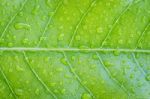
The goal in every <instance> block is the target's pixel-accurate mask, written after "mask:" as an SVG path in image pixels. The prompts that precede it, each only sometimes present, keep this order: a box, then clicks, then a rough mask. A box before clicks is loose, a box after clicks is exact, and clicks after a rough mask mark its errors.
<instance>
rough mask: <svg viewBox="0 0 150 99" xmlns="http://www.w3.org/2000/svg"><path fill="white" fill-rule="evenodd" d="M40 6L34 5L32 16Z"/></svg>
mask: <svg viewBox="0 0 150 99" xmlns="http://www.w3.org/2000/svg"><path fill="white" fill-rule="evenodd" d="M39 8H40V6H39V5H36V6H35V7H34V8H33V10H32V14H34V15H35V14H37V12H38V10H39Z"/></svg>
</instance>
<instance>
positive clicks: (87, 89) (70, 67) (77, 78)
mask: <svg viewBox="0 0 150 99" xmlns="http://www.w3.org/2000/svg"><path fill="white" fill-rule="evenodd" d="M62 53H63V55H64V57H65V59H66V61H67V64H68V65H69V69H70V70H71V73H73V75H74V76H75V78H76V80H77V81H78V82H79V83H80V84H81V86H82V87H83V88H84V89H85V90H86V91H87V92H88V93H89V94H90V95H91V96H92V97H94V95H93V93H92V92H91V90H90V89H89V88H88V87H86V86H85V85H84V84H83V83H82V81H81V79H80V77H79V76H78V75H77V73H76V72H75V71H74V70H73V67H72V65H71V63H70V62H69V60H68V58H67V55H66V54H65V52H64V51H63V52H62Z"/></svg>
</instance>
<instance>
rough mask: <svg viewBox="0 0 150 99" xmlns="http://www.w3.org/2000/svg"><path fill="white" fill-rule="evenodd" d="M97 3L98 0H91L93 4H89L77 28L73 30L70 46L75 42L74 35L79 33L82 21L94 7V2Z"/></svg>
mask: <svg viewBox="0 0 150 99" xmlns="http://www.w3.org/2000/svg"><path fill="white" fill-rule="evenodd" d="M95 3H96V0H93V1H92V2H91V4H90V5H89V7H88V8H87V10H86V11H85V12H84V13H83V14H82V16H81V18H80V20H79V22H78V23H77V24H76V26H75V29H74V30H73V35H72V37H71V40H70V42H69V47H70V46H71V44H72V42H73V40H74V37H75V35H76V34H77V31H78V29H79V26H80V24H81V23H82V21H83V20H84V19H85V17H86V16H87V14H88V13H89V12H90V10H91V9H92V7H94V4H95Z"/></svg>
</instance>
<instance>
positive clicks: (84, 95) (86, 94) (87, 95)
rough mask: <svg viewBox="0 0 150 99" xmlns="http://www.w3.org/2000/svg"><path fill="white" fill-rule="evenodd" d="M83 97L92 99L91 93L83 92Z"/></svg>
mask: <svg viewBox="0 0 150 99" xmlns="http://www.w3.org/2000/svg"><path fill="white" fill-rule="evenodd" d="M81 99H92V97H91V95H90V94H88V93H83V94H82V96H81Z"/></svg>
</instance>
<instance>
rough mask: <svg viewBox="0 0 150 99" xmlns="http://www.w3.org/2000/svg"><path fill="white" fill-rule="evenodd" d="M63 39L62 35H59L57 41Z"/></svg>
mask: <svg viewBox="0 0 150 99" xmlns="http://www.w3.org/2000/svg"><path fill="white" fill-rule="evenodd" d="M63 39H64V34H63V33H61V34H60V35H59V36H58V40H59V41H62V40H63Z"/></svg>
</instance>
